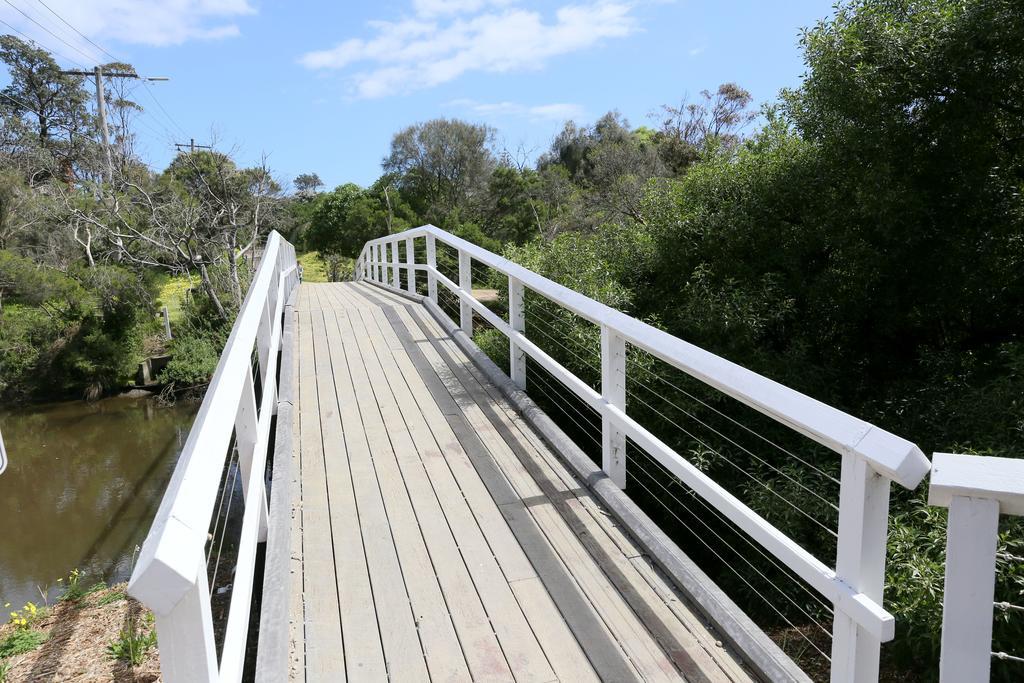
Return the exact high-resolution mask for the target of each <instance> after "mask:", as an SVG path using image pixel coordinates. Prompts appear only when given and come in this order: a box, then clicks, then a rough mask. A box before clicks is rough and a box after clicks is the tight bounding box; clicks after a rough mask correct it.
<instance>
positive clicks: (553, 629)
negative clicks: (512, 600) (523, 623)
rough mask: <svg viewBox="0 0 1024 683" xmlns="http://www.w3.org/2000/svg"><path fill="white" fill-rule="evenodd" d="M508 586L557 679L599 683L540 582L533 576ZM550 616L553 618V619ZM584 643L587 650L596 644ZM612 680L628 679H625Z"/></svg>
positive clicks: (575, 682)
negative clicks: (542, 648)
mask: <svg viewBox="0 0 1024 683" xmlns="http://www.w3.org/2000/svg"><path fill="white" fill-rule="evenodd" d="M511 585H512V591H513V592H514V593H515V594H516V600H518V601H519V606H520V607H522V608H523V614H525V615H526V618H527V619H528V620H529V621H530V625H531V626H532V627H533V630H534V632H535V633H536V634H537V640H539V641H540V643H541V645H542V646H543V647H544V652H545V653H546V654H547V656H548V660H549V661H550V662H551V668H553V669H554V671H555V674H556V675H557V676H558V680H560V681H573V682H574V683H583V682H584V681H595V682H596V681H599V680H600V678H598V675H597V672H595V671H594V667H593V666H591V664H590V662H589V661H588V660H587V656H586V655H585V654H584V653H583V648H582V647H581V646H580V643H579V642H577V640H576V637H575V636H574V635H573V634H572V631H571V630H569V626H568V624H567V623H566V622H565V619H564V618H562V616H561V614H560V613H559V611H558V608H557V607H556V605H555V603H554V601H553V600H552V599H551V594H550V593H549V592H548V590H547V588H545V586H544V582H543V581H541V579H540V578H539V577H536V576H535V577H533V578H531V579H520V580H519V581H513V582H512V584H511ZM553 615H554V617H557V618H554V617H553ZM586 644H587V646H588V647H596V646H597V644H598V643H597V642H590V641H586ZM619 661H620V662H621V661H622V660H619ZM630 673H631V672H630ZM629 678H632V676H629ZM615 680H620V681H621V680H628V678H626V679H624V678H617V679H615Z"/></svg>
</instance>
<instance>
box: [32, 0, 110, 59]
mask: <svg viewBox="0 0 1024 683" xmlns="http://www.w3.org/2000/svg"><path fill="white" fill-rule="evenodd" d="M36 2H38V3H39V4H40V5H42V6H43V7H45V8H46V9H47V10H49V12H50V14H52V15H53V16H55V17H57V18H58V19H60V20H61V21H62V22H63V23H64V25H65V26H67V27H68V28H70V29H71V30H72V31H74V32H75V33H77V34H78V35H80V36H81V37H82V38H84V39H85V40H86V41H87V42H88V43H89V44H90V45H92V46H93V47H94V48H96V49H97V50H99V51H100V52H102V53H103V54H105V55H107V56H108V57H110V58H111V59H113V60H114V61H115V62H120V61H121V60H120V59H118V58H117V57H115V56H114V55H112V54H110V53H109V52H107V51H106V49H104V47H103V46H102V45H100V44H98V43H95V42H93V40H92V38H90V37H89V36H87V35H85V34H84V33H82V32H81V31H79V30H78V29H77V28H75V27H74V26H73V25H72V24H71V22H69V21H68V20H67V19H65V18H64V17H62V16H61V15H59V14H57V12H56V11H55V10H54V9H53V8H52V7H50V6H49V5H47V4H46V3H45V2H43V0H36Z"/></svg>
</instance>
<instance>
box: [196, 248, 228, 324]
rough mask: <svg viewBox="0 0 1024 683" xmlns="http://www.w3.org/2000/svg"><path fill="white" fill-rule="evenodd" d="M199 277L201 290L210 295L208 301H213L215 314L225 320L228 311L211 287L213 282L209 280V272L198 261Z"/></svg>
mask: <svg viewBox="0 0 1024 683" xmlns="http://www.w3.org/2000/svg"><path fill="white" fill-rule="evenodd" d="M199 278H200V280H201V281H202V283H203V290H204V291H205V292H206V296H208V297H210V302H211V303H213V308H214V310H216V311H217V315H219V316H220V318H221V320H227V319H228V313H227V311H225V310H224V305H223V304H222V303H221V302H220V297H218V296H217V292H216V291H214V289H213V282H212V281H211V280H210V274H209V273H208V272H207V270H206V264H205V263H202V262H200V263H199Z"/></svg>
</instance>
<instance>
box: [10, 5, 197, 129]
mask: <svg viewBox="0 0 1024 683" xmlns="http://www.w3.org/2000/svg"><path fill="white" fill-rule="evenodd" d="M4 2H6V3H7V4H9V5H11V6H12V7H14V8H15V9H18V7H16V6H15V5H13V4H11V0H4ZM36 2H38V3H39V4H40V5H42V6H43V7H45V8H46V9H47V10H48V11H49V12H50V14H52V15H53V16H55V17H57V18H58V19H60V20H61V22H63V23H64V25H66V26H67V27H68V28H70V29H71V30H72V31H74V32H75V33H77V34H78V35H79V36H81V37H82V38H84V39H85V40H86V41H87V42H88V43H89V44H90V45H92V46H93V47H95V48H96V49H97V50H99V51H100V52H102V53H103V54H105V55H106V56H108V57H110V58H111V59H112V60H114V61H115V62H118V63H124V60H122V59H120V58H119V57H117V56H116V55H114V54H113V53H111V52H110V51H109V50H107V49H106V48H105V47H103V46H102V45H100V44H99V43H97V42H96V41H94V40H93V39H92V38H90V37H89V36H87V35H86V34H84V33H82V32H81V31H80V30H78V28H77V27H75V25H74V24H72V23H71V22H70V21H68V20H67V19H65V18H64V17H63V16H61V15H60V14H59V13H58V12H57V11H56V10H54V9H53V8H52V7H50V6H49V5H48V4H47V3H45V2H43V0H36ZM18 11H19V12H21V10H20V9H18ZM21 13H22V14H25V13H24V12H21ZM25 16H26V17H27V16H28V15H27V14H26V15H25ZM29 18H30V19H31V17H29ZM33 21H34V20H33ZM5 23H6V22H5ZM35 23H37V24H38V22H35ZM40 26H41V24H40ZM43 28H44V30H46V31H47V33H50V34H51V35H54V34H53V33H52V32H50V31H49V30H48V29H45V27H43ZM54 37H57V38H58V39H59V40H61V42H64V43H65V44H68V45H70V44H69V43H67V41H64V40H63V39H60V38H59V37H58V36H54ZM72 47H74V46H72ZM75 50H76V51H78V52H79V53H81V54H83V55H84V54H85V53H84V52H82V51H81V50H78V48H75ZM54 54H56V53H54ZM87 57H88V55H87ZM88 58H89V59H92V57H88ZM71 61H73V60H71ZM74 63H76V64H77V62H74ZM78 66H82V65H81V64H78ZM82 68H83V69H85V67H82ZM139 80H140V82H141V83H142V87H143V88H144V89H145V91H146V94H147V95H149V97H150V99H151V100H153V102H154V104H156V106H157V108H158V109H159V110H160V111H161V112H162V113H163V114H164V116H165V117H166V118H167V120H168V121H169V122H170V123H171V125H172V126H173V127H175V128H177V129H178V131H180V132H181V134H182V135H188V133H187V132H186V131H185V129H184V128H182V127H181V126H180V125H179V124H178V122H177V120H176V119H175V118H174V117H173V116H171V114H170V112H169V111H167V109H166V108H165V107H164V105H163V103H162V102H160V99H159V98H158V97H157V96H156V93H155V92H154V91H153V89H152V88H151V87H150V85H149V83H148V82H147V81H146V79H144V78H140V79H139ZM157 123H158V124H159V125H160V126H161V127H162V128H164V129H165V131H166V132H167V133H168V136H169V138H171V139H173V137H174V135H173V134H172V133H171V130H170V129H169V128H167V127H166V126H164V124H163V122H161V121H159V119H158V120H157Z"/></svg>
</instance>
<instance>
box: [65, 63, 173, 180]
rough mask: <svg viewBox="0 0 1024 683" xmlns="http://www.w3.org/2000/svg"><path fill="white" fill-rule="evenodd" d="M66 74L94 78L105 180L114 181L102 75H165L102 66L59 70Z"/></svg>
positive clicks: (155, 79)
mask: <svg viewBox="0 0 1024 683" xmlns="http://www.w3.org/2000/svg"><path fill="white" fill-rule="evenodd" d="M61 73H62V74H64V75H66V76H93V77H94V78H95V79H96V113H97V114H98V115H99V117H100V134H101V135H102V136H103V149H104V151H105V152H106V154H107V182H110V183H112V182H114V155H113V152H111V150H110V131H109V130H108V129H107V101H106V97H105V95H104V92H103V91H104V88H103V77H104V76H107V77H108V78H137V79H140V80H144V81H166V80H170V79H168V78H167V77H166V76H148V77H145V78H143V77H142V76H140V75H138V74H137V73H133V72H130V71H115V72H112V73H108V74H105V73H103V67H101V66H97V67H94V68H93V70H92V71H75V70H67V71H61Z"/></svg>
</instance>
